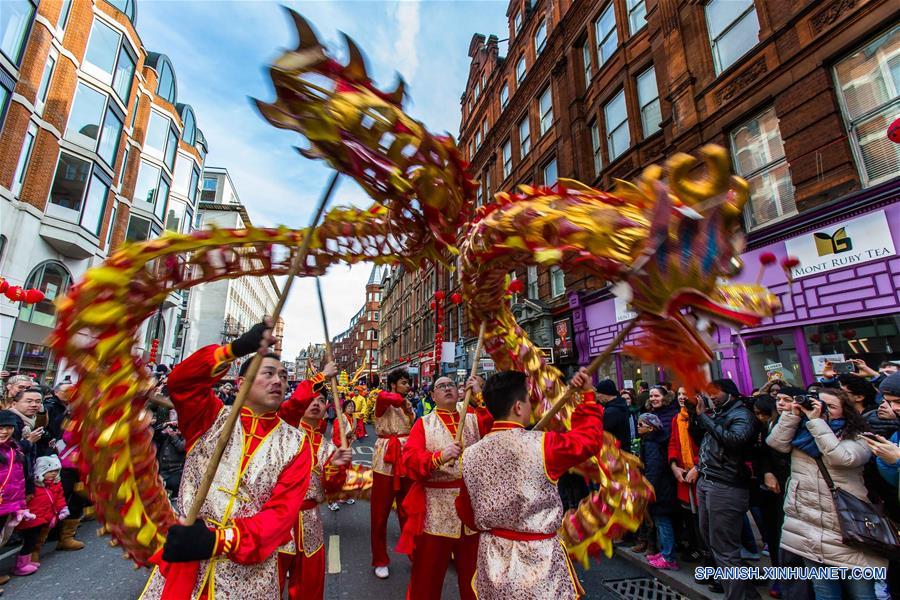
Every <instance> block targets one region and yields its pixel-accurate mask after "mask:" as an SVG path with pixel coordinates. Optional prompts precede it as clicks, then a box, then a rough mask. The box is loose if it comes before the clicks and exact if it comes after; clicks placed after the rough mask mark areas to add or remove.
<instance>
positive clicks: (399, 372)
mask: <svg viewBox="0 0 900 600" xmlns="http://www.w3.org/2000/svg"><path fill="white" fill-rule="evenodd" d="M401 379H405V380H407V381H410V382H411V381H412V377H410V376H409V371H407V370H406V369H394V370H393V371H391V372H390V373H388V376H387V385H388V389H391V387H392V386H393V385H394V384H395V383H397V382H398V381H400V380H401Z"/></svg>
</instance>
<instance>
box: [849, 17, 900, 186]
mask: <svg viewBox="0 0 900 600" xmlns="http://www.w3.org/2000/svg"><path fill="white" fill-rule="evenodd" d="M898 28H900V26H897V27H895V28H894V29H891V30H889V31H886V32H883V33H881V34H879V35H878V36H877V37H874V38H871V39H870V40H869V41H868V42H867V43H865V44H863V45H861V46H859V47H857V48H854V49H853V51H851V52H849V53H847V55H846V56H845V57H844V58H842V59H841V60H840V61H838V62H837V64H835V66H834V67H833V69H832V76H833V77H834V87H835V90H836V92H837V97H838V104H839V105H840V107H841V116H842V117H843V119H844V124H845V126H846V127H847V133H848V137H849V138H850V142H851V144H850V147H851V149H852V151H853V157H854V159H855V162H856V170H857V172H858V173H859V178H860V181H861V182H862V186H863V187H864V188H865V187H870V186H872V185H876V184H878V183H882V182H884V181H887V180H889V179H892V178H893V177H894V176H896V173H893V174H892V173H891V172H890V171H888V172H887V173H885V175H883V176H881V177H876V178H874V179H870V177H869V172H868V169H867V168H866V162H865V157H864V155H863V152H862V143H861V141H862V140H861V139H860V135H859V127H860V125H861V124H864V123H868V122H870V121H872V119H874V118H877V117H878V116H879V115H880V114H881V113H887V120H888V121H891V120H892V118H893V117H892V116H891V115H894V116H896V115H897V114H900V89H898V88H897V87H895V84H894V80H893V76H892V75H891V73H890V72H889V70H888V68H887V64H888V62H890V60H892V59H894V58H895V56H894V55H887V56H885V59H884V60H883V61H880V62H879V71H880V72H881V75H882V80H883V81H884V83H885V85H886V86H887V87H888V91H889V94H890V88H891V87H892V86H894V89H893V94H892V95H893V97H892V98H891V99H890V100H887V101H886V102H884V103H883V104H880V105H878V106H876V107H874V108H871V109H869V110H868V111H866V112H864V113H861V114H859V115H858V116H857V117H855V118H851V116H850V109H849V107H848V106H847V101H846V98H845V97H844V87H845V86H844V85H843V82H842V81H841V80H840V78H839V77H838V66H839V65H840V64H841V63H842V62H843V61H844V60H847V59H848V58H849V57H851V56H853V55H854V54H856V53H857V52H859V51H861V50H862V49H863V48H869V47H870V46H871V45H872V44H873V43H875V42H877V41H878V40H879V39H880V38H882V37H885V38H887V37H888V36H890V35H892V34H894V32H895V31H897V29H898ZM877 52H878V53H881V50H880V49H879V50H878V51H877ZM897 53H898V54H900V50H898V51H897ZM878 135H880V136H883V135H884V133H883V132H881V131H879V133H878ZM885 143H888V142H885ZM890 147H891V148H893V149H895V151H898V152H900V150H897V148H898V147H897V146H896V145H894V144H891V146H890Z"/></svg>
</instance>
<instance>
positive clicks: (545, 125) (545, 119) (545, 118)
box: [538, 84, 553, 137]
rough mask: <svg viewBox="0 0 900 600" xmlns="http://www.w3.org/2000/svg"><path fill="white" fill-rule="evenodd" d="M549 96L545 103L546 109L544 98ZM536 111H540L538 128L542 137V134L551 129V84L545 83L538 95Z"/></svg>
mask: <svg viewBox="0 0 900 600" xmlns="http://www.w3.org/2000/svg"><path fill="white" fill-rule="evenodd" d="M548 97H549V100H550V101H549V102H548V103H547V108H546V110H545V109H544V106H543V104H544V99H545V98H548ZM538 111H539V113H540V128H539V131H540V132H541V137H544V134H545V133H547V132H548V131H550V130H551V129H553V87H552V86H551V85H549V84H548V85H547V87H545V88H544V90H543V91H542V92H541V95H540V96H538Z"/></svg>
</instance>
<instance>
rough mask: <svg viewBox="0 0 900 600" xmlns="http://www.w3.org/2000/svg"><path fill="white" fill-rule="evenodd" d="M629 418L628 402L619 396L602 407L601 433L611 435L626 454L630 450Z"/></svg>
mask: <svg viewBox="0 0 900 600" xmlns="http://www.w3.org/2000/svg"><path fill="white" fill-rule="evenodd" d="M630 417H631V414H630V413H629V412H628V402H626V401H625V398H623V397H621V396H616V397H615V398H613V399H612V400H610V401H609V402H607V403H606V404H604V405H603V431H608V432H609V433H611V434H613V436H614V437H615V438H616V439H617V440H619V444H620V447H621V448H622V450H625V451H626V452H629V451H630V450H631V427H629V424H628V420H629V418H630Z"/></svg>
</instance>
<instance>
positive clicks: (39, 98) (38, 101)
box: [34, 47, 59, 116]
mask: <svg viewBox="0 0 900 600" xmlns="http://www.w3.org/2000/svg"><path fill="white" fill-rule="evenodd" d="M58 62H59V51H58V50H57V49H56V48H52V47H51V48H50V53H49V54H48V55H47V62H46V63H45V64H44V70H43V71H42V72H41V80H40V83H38V89H37V93H36V94H35V99H34V112H36V113H37V114H39V115H42V116H43V114H44V107H45V106H47V96H48V95H49V94H50V86H51V84H52V83H53V75H55V74H56V64H57V63H58ZM45 77H46V79H45ZM45 82H46V87H44V84H45Z"/></svg>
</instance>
